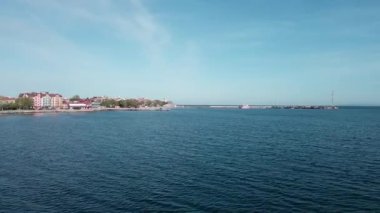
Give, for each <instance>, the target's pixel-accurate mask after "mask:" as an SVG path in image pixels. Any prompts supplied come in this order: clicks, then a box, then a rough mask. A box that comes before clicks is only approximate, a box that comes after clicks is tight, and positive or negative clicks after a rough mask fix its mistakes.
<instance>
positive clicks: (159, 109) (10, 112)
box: [0, 107, 170, 115]
mask: <svg viewBox="0 0 380 213" xmlns="http://www.w3.org/2000/svg"><path fill="white" fill-rule="evenodd" d="M169 110H170V108H164V107H147V108H102V109H56V110H55V109H52V110H2V111H0V115H9V114H38V113H51V114H53V113H79V112H103V111H169Z"/></svg>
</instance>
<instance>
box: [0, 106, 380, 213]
mask: <svg viewBox="0 0 380 213" xmlns="http://www.w3.org/2000/svg"><path fill="white" fill-rule="evenodd" d="M169 210H174V211H194V210H195V211H218V210H226V211H239V210H241V211H280V212H284V211H292V212H294V211H303V212H304V211H319V212H326V211H349V210H353V211H377V212H379V211H380V109H379V108H356V109H340V110H337V111H318V110H310V111H309V110H215V109H214V110H211V109H181V110H172V111H168V112H98V113H75V114H50V115H48V114H42V115H41V114H40V115H38V114H36V115H12V116H0V212H3V211H5V212H26V211H34V212H46V211H47V212H79V211H92V212H93V211H96V212H125V211H169Z"/></svg>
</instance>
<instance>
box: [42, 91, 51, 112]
mask: <svg viewBox="0 0 380 213" xmlns="http://www.w3.org/2000/svg"><path fill="white" fill-rule="evenodd" d="M41 103H42V105H41V107H42V108H45V109H46V108H51V97H50V95H49V94H44V95H42V97H41Z"/></svg>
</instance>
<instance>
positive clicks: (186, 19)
mask: <svg viewBox="0 0 380 213" xmlns="http://www.w3.org/2000/svg"><path fill="white" fill-rule="evenodd" d="M0 74H1V77H0V95H7V96H15V95H17V94H18V93H19V92H23V91H51V92H59V93H61V94H63V95H64V96H67V97H70V96H72V95H74V94H80V95H81V96H84V97H85V96H95V95H108V96H116V97H117V96H120V97H147V98H158V99H162V98H168V99H170V100H173V101H174V102H176V103H180V104H329V103H330V98H331V97H330V94H331V91H332V90H334V91H335V99H336V104H361V105H380V1H377V0H374V1H366V0H357V1H350V0H342V1H334V0H318V1H315V0H303V1H296V0H288V1H282V0H276V1H271V0H269V1H268V0H262V1H255V0H238V1H236V0H227V1H223V0H207V1H205V0H184V1H179V0H146V1H138V0H131V1H128V0H117V1H116V0H115V1H107V0H88V1H84V0H78V1H77V0H75V1H74V0H72V1H68V0H57V1H55V0H2V1H0Z"/></svg>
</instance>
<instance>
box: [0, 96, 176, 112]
mask: <svg viewBox="0 0 380 213" xmlns="http://www.w3.org/2000/svg"><path fill="white" fill-rule="evenodd" d="M173 106H174V105H173V103H172V102H170V101H167V100H150V99H146V98H110V97H106V96H96V97H91V98H88V97H87V98H81V97H80V96H79V95H75V96H73V97H71V98H65V97H63V96H62V95H61V94H58V93H50V92H25V93H20V94H19V95H18V97H5V96H0V110H1V111H13V110H28V111H30V110H33V111H37V110H38V111H49V110H51V111H67V110H81V111H94V110H105V109H135V110H137V109H139V110H144V109H146V110H163V109H169V108H171V107H173Z"/></svg>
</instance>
